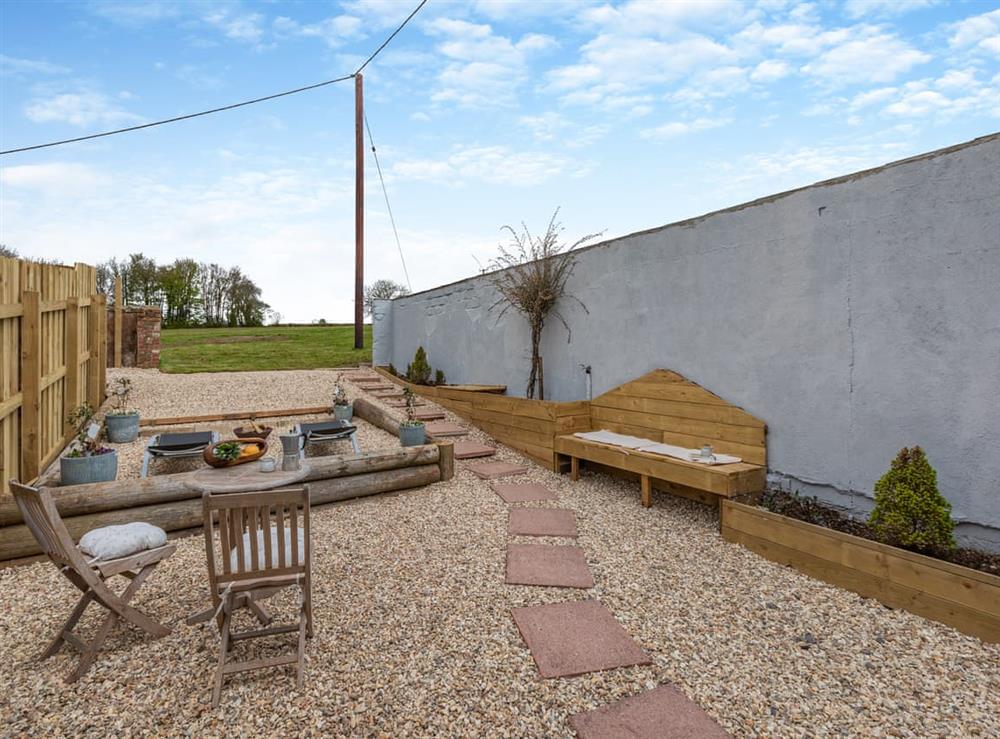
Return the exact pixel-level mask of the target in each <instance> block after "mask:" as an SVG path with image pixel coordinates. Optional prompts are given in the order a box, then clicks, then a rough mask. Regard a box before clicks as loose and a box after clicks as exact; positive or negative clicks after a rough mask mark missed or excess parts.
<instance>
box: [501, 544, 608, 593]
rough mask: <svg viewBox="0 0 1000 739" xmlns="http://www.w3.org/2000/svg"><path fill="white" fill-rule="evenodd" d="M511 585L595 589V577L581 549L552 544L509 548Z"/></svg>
mask: <svg viewBox="0 0 1000 739" xmlns="http://www.w3.org/2000/svg"><path fill="white" fill-rule="evenodd" d="M504 582H506V583H507V584H508V585H542V586H545V587H552V588H592V587H594V577H593V575H591V574H590V568H589V567H588V566H587V557H586V556H585V555H584V553H583V550H582V549H581V548H580V547H574V546H553V545H552V544H508V545H507V578H506V580H505V581H504Z"/></svg>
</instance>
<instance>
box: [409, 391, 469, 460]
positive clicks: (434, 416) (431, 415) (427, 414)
mask: <svg viewBox="0 0 1000 739" xmlns="http://www.w3.org/2000/svg"><path fill="white" fill-rule="evenodd" d="M404 405H405V403H404ZM413 415H415V416H416V417H417V420H418V421H437V420H438V419H440V418H444V411H436V410H433V409H432V408H425V409H424V410H421V411H414V412H413ZM459 459H461V457H459Z"/></svg>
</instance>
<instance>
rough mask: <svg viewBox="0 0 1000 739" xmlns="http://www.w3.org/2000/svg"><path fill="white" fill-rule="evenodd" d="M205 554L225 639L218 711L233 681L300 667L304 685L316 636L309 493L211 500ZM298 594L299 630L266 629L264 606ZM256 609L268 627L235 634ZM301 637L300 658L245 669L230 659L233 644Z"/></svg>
mask: <svg viewBox="0 0 1000 739" xmlns="http://www.w3.org/2000/svg"><path fill="white" fill-rule="evenodd" d="M202 501H203V506H204V512H205V549H206V554H207V558H208V580H209V589H210V592H211V595H212V603H213V604H214V606H215V613H214V614H213V615H215V617H216V620H217V622H218V625H219V631H220V633H221V635H222V643H221V644H220V646H219V664H218V668H217V669H216V673H215V685H214V687H213V690H212V706H213V707H215V706H218V705H219V699H220V697H221V695H222V683H223V680H224V679H225V677H226V676H227V675H231V674H233V673H236V672H243V671H246V670H258V669H263V668H266V667H277V666H279V665H290V664H295V665H297V675H296V684H297V685H298V687H300V688H301V687H302V686H303V684H304V679H305V646H306V636H310V637H311V636H312V630H313V626H312V565H311V560H312V552H311V545H310V526H309V488H308V487H306V486H303V487H300V488H288V489H283V490H268V491H264V492H259V493H227V494H216V495H212V494H210V493H205V494H204V495H203V496H202ZM288 587H297V588H299V593H300V606H299V618H298V623H297V624H283V625H278V626H267V624H268V623H270V620H271V618H270V616H267V617H266V618H265V617H264V616H262V614H261V610H260V607H259V606H258V605H257V603H256V602H255V601H256V600H258V599H261V598H265V597H270V596H271V595H273V594H275V593H276V592H277V591H278V590H281V589H283V588H288ZM238 608H249V609H250V610H252V611H253V612H254V613H255V614H256V615H257V616H258V618H259V619H260V620H261V623H262V624H263V625H264V626H265V628H260V629H254V630H251V631H244V632H240V633H236V632H233V630H232V617H233V612H234V611H235V610H236V609H238ZM294 631H298V633H299V638H298V650H297V652H296V654H290V655H282V656H278V657H268V658H263V659H255V660H249V661H244V662H237V661H231V660H230V656H231V655H230V653H229V650H230V645H231V644H232V643H233V642H237V641H241V640H244V639H255V638H258V637H264V636H272V635H274V634H287V633H291V632H294Z"/></svg>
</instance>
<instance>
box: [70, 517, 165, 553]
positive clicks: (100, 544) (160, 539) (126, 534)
mask: <svg viewBox="0 0 1000 739" xmlns="http://www.w3.org/2000/svg"><path fill="white" fill-rule="evenodd" d="M166 543H167V532H166V531H164V530H163V529H161V528H160V527H159V526H153V524H150V523H140V522H135V523H126V524H120V525H117V526H102V527H101V528H99V529H94V530H93V531H88V532H87V533H86V534H84V535H83V536H82V537H81V538H80V549H81V550H82V551H83V552H84V553H85V554H89V555H90V556H91V557H95V558H96V559H97V560H99V561H105V560H109V559H118V558H120V557H127V556H129V555H130V554H136V553H137V552H143V551H145V550H147V549H156V548H157V547H162V546H163V545H164V544H166Z"/></svg>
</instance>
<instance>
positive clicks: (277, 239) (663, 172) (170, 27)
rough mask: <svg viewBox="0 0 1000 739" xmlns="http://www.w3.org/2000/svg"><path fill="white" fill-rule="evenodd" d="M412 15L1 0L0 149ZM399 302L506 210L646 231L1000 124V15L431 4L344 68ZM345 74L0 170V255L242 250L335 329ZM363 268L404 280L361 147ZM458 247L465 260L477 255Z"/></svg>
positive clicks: (266, 282) (459, 271)
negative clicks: (359, 95)
mask: <svg viewBox="0 0 1000 739" xmlns="http://www.w3.org/2000/svg"><path fill="white" fill-rule="evenodd" d="M415 4H416V1H415V0H351V1H344V2H318V1H313V2H259V3H254V2H173V1H171V0H162V1H154V2H138V1H136V2H122V1H120V0H93V1H90V2H88V1H87V0H82V1H79V2H68V3H49V2H40V1H33V2H18V1H17V0H4V1H3V2H2V3H0V85H2V89H0V144H2V148H4V149H7V148H13V147H18V146H23V145H30V144H35V143H41V142H45V141H49V140H53V139H61V138H69V137H72V136H79V135H82V134H85V133H91V132H96V131H100V130H104V129H108V128H118V127H122V126H126V125H131V124H135V123H141V122H144V121H150V120H155V119H157V118H162V117H169V116H174V115H182V114H184V113H190V112H194V111H197V110H201V109H204V108H209V107H214V106H217V105H221V104H226V103H230V102H236V101H239V100H241V99H245V98H251V97H257V96H260V95H265V94H268V93H271V92H277V91H280V90H283V89H287V88H292V87H297V86H300V85H304V84H309V83H312V82H318V81H321V80H323V79H328V78H331V77H336V76H339V75H342V74H345V73H350V72H351V71H353V70H354V68H356V67H357V65H358V64H359V62H360V61H361V60H362V59H364V58H365V57H366V56H367V55H368V53H370V51H372V50H373V49H374V48H375V47H376V46H377V45H378V44H379V43H381V41H382V39H383V38H384V37H385V36H386V35H387V33H388V32H390V31H391V29H392V28H394V27H395V26H396V25H397V24H398V23H399V22H400V21H401V20H402V19H403V18H404V17H405V16H406V15H407V14H408V13H409V11H410V10H411V9H412V7H413V6H414V5H415ZM365 87H366V104H367V111H368V115H369V120H370V122H371V126H372V131H373V133H374V136H375V140H376V144H377V145H378V149H379V155H380V158H381V160H382V165H383V168H384V170H385V174H386V180H387V185H388V188H389V194H390V198H391V202H392V206H393V210H394V213H395V215H396V220H397V223H398V225H399V228H400V237H401V240H402V246H403V252H404V255H405V257H406V260H407V266H408V267H409V273H410V278H411V281H412V286H413V289H414V290H420V289H425V288H428V287H433V286H434V285H437V284H441V283H444V282H449V281H452V280H456V279H460V278H462V277H466V276H469V275H472V274H475V273H476V272H477V271H478V270H479V263H482V264H486V263H487V262H488V261H489V259H490V257H491V255H492V254H494V253H495V251H496V246H497V244H498V243H499V241H500V240H501V239H502V235H501V234H500V232H499V228H500V227H501V226H502V225H503V224H507V223H515V224H516V223H518V222H520V221H521V220H524V221H527V223H528V224H529V225H533V226H534V227H535V228H536V229H539V230H540V229H542V228H543V227H544V224H545V222H546V221H547V219H548V217H549V216H550V215H551V213H552V211H553V210H554V209H555V208H556V207H557V206H561V207H562V213H561V215H562V220H563V222H564V224H565V226H566V232H567V237H568V238H575V237H576V236H578V235H581V234H583V233H589V232H594V231H602V230H603V231H605V232H606V234H607V235H608V236H615V235H622V234H626V233H629V232H632V231H637V230H641V229H645V228H651V227H655V226H659V225H662V224H665V223H669V222H671V221H675V220H679V219H682V218H686V217H690V216H695V215H699V214H701V213H705V212H708V211H711V210H715V209H718V208H722V207H726V206H729V205H734V204H737V203H740V202H743V201H746V200H750V199H752V198H755V197H760V196H764V195H768V194H771V193H775V192H779V191H782V190H786V189H789V188H792V187H796V186H800V185H805V184H809V183H811V182H815V181H817V180H820V179H824V178H828V177H832V176H836V175H840V174H846V173H849V172H852V171H856V170H859V169H863V168H866V167H871V166H876V165H879V164H882V163H885V162H888V161H892V160H895V159H900V158H903V157H906V156H909V155H912V154H917V153H920V152H924V151H928V150H932V149H935V148H939V147H943V146H948V145H951V144H955V143H959V142H962V141H966V140H968V139H972V138H975V137H976V136H981V135H984V134H987V133H992V132H994V131H996V130H997V129H1000V2H988V1H986V0H972V1H969V2H935V1H934V0H896V1H890V0H846V2H843V3H832V2H813V3H795V2H785V1H784V0H759V1H758V2H732V1H730V0H701V1H698V2H693V1H690V0H676V1H674V2H667V1H659V2H643V1H638V0H633V1H632V2H616V3H607V2H587V1H585V0H579V1H576V2H563V1H562V0H550V1H548V2H545V1H544V0H542V1H538V2H522V1H518V0H471V1H469V2H448V1H446V0H431V1H430V2H429V3H428V4H427V6H426V7H425V8H424V9H423V10H422V11H421V13H420V14H419V15H418V16H417V17H416V18H415V19H414V21H413V22H412V23H411V24H410V26H408V27H407V28H406V30H405V31H404V32H403V33H402V34H401V35H400V36H398V37H397V38H396V39H395V40H394V42H393V43H392V44H391V45H390V47H389V48H388V49H387V50H386V51H385V52H383V54H382V55H380V56H379V57H378V59H377V60H376V61H375V62H374V63H373V65H372V66H371V67H369V69H368V70H366V74H365ZM353 135H354V131H353V87H352V85H351V83H342V84H339V85H334V86H331V87H327V88H323V89H321V90H317V91H313V92H309V93H304V94H302V95H297V96H293V97H288V98H283V99H280V100H277V101H273V102H270V103H265V104H261V105H257V106H252V107H248V108H243V109H240V110H237V111H231V112H226V113H221V114H218V115H214V116H210V117H205V118H200V119H196V120H193V121H187V122H182V123H178V124H173V125H170V126H163V127H159V128H155V129H151V130H147V131H143V132H137V133H130V134H124V135H121V136H116V137H111V138H106V139H99V140H96V141H92V142H86V143H81V144H73V145H69V146H65V147H59V148H54V149H48V150H43V151H37V152H30V153H24V154H17V155H11V156H6V157H3V158H2V159H0V167H2V169H0V188H2V189H0V242H3V243H6V244H7V245H9V246H13V247H15V248H17V249H18V250H19V251H21V252H22V253H24V254H28V255H37V256H46V257H50V258H57V259H61V260H64V261H68V262H73V261H85V262H90V263H95V262H98V261H101V260H103V259H105V258H107V257H109V256H119V257H123V256H125V255H127V254H128V253H129V252H132V251H143V252H145V253H147V254H149V255H152V256H154V257H156V258H157V260H159V261H170V260H172V259H173V258H175V257H179V256H189V257H193V258H195V259H198V260H204V261H216V262H219V263H221V264H225V265H234V264H240V265H243V267H244V268H245V270H246V271H247V272H248V273H249V274H250V275H251V276H252V277H253V278H254V279H255V280H256V281H257V282H258V283H259V284H260V285H262V286H263V288H264V298H265V300H267V301H268V302H269V303H271V304H272V305H273V306H274V307H275V308H276V309H277V310H278V311H280V312H281V313H282V314H283V315H284V317H285V319H286V320H302V321H307V320H313V319H317V318H320V317H324V318H326V319H327V320H349V319H350V317H351V315H352V297H353V295H352V290H353V287H352V285H353V238H354V236H353V234H354V232H353ZM367 190H368V205H367V219H368V258H367V265H366V270H367V277H368V278H369V281H370V280H371V279H375V278H378V277H388V278H392V279H396V280H398V281H403V271H402V267H401V266H400V258H399V254H398V252H397V250H396V245H395V242H394V240H393V238H392V232H391V228H390V226H389V222H388V218H387V216H386V211H385V205H384V202H383V200H382V193H381V190H380V188H379V184H378V180H377V178H376V177H375V170H374V166H372V161H371V159H370V157H369V159H368V178H367ZM477 260H478V261H477Z"/></svg>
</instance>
